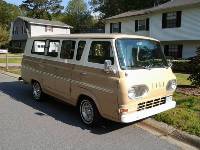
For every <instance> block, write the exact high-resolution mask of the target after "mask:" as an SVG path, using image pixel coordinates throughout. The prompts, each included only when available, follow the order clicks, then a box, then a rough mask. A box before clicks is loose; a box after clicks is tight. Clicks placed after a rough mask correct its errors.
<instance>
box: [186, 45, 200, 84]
mask: <svg viewBox="0 0 200 150" xmlns="http://www.w3.org/2000/svg"><path fill="white" fill-rule="evenodd" d="M196 53H197V56H196V57H195V58H194V59H193V60H192V61H191V71H192V73H191V75H190V77H189V79H190V81H191V82H192V85H195V86H198V87H200V47H199V48H198V49H197V51H196Z"/></svg>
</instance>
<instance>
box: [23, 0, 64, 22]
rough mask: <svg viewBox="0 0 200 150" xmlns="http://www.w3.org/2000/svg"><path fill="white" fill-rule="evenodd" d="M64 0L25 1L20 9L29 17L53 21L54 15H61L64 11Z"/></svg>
mask: <svg viewBox="0 0 200 150" xmlns="http://www.w3.org/2000/svg"><path fill="white" fill-rule="evenodd" d="M61 2H62V0H25V1H23V2H22V4H21V5H20V8H21V9H22V11H23V12H25V15H26V16H27V17H31V18H37V19H48V20H51V19H52V15H54V16H55V15H57V14H60V13H61V11H62V10H63V8H64V7H63V6H61V4H60V3H61Z"/></svg>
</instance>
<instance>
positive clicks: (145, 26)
mask: <svg viewBox="0 0 200 150" xmlns="http://www.w3.org/2000/svg"><path fill="white" fill-rule="evenodd" d="M137 31H149V18H147V19H142V20H135V32H137Z"/></svg>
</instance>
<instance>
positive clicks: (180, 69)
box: [172, 60, 191, 73]
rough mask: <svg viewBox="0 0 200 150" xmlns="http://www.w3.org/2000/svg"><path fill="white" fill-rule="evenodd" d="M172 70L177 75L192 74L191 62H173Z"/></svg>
mask: <svg viewBox="0 0 200 150" xmlns="http://www.w3.org/2000/svg"><path fill="white" fill-rule="evenodd" d="M172 63H173V66H172V70H173V72H176V73H191V63H190V60H174V61H172Z"/></svg>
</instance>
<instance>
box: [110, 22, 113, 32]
mask: <svg viewBox="0 0 200 150" xmlns="http://www.w3.org/2000/svg"><path fill="white" fill-rule="evenodd" d="M112 27H113V24H112V23H110V33H112Z"/></svg>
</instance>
